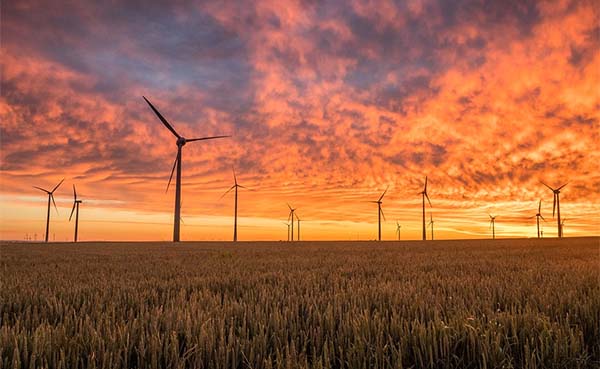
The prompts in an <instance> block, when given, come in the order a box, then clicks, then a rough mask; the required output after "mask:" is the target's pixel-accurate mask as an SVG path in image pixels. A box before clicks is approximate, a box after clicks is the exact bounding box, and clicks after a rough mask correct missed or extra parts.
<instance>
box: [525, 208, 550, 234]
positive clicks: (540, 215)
mask: <svg viewBox="0 0 600 369" xmlns="http://www.w3.org/2000/svg"><path fill="white" fill-rule="evenodd" d="M533 217H535V218H536V222H537V235H538V238H541V237H540V218H542V220H543V221H544V222H545V221H546V219H545V218H544V217H543V216H542V200H540V203H539V205H538V212H537V214H535V215H534V216H532V217H529V219H531V218H533ZM542 233H543V232H542Z"/></svg>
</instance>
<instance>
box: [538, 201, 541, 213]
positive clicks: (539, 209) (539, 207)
mask: <svg viewBox="0 0 600 369" xmlns="http://www.w3.org/2000/svg"><path fill="white" fill-rule="evenodd" d="M541 212H542V200H540V204H539V205H538V213H541Z"/></svg>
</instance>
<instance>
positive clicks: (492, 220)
mask: <svg viewBox="0 0 600 369" xmlns="http://www.w3.org/2000/svg"><path fill="white" fill-rule="evenodd" d="M488 215H489V216H490V228H491V229H492V239H493V240H495V239H496V217H497V215H494V216H492V214H488Z"/></svg>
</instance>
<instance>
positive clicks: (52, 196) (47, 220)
mask: <svg viewBox="0 0 600 369" xmlns="http://www.w3.org/2000/svg"><path fill="white" fill-rule="evenodd" d="M64 180H65V179H64V178H63V179H62V180H61V181H60V182H58V184H57V185H56V187H54V188H53V189H52V191H48V190H45V189H43V188H41V187H38V186H33V188H37V189H38V190H40V191H44V192H45V193H47V194H48V211H47V212H46V239H45V242H48V234H49V232H50V201H51V200H52V204H54V209H55V210H56V213H57V214H58V209H57V208H56V202H55V201H54V191H56V189H57V188H58V187H59V186H60V185H61V184H62V183H63V181H64Z"/></svg>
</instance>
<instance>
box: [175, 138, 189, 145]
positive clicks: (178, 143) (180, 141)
mask: <svg viewBox="0 0 600 369" xmlns="http://www.w3.org/2000/svg"><path fill="white" fill-rule="evenodd" d="M186 142H187V141H186V139H185V137H179V138H178V139H177V146H183V145H185V143H186Z"/></svg>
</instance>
